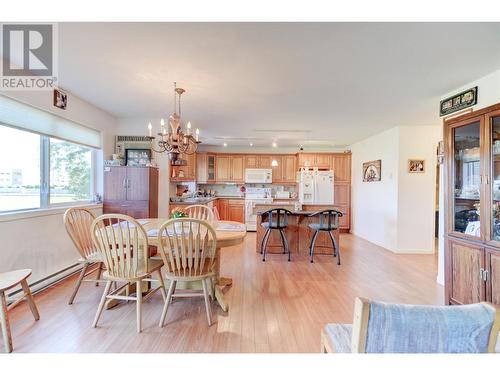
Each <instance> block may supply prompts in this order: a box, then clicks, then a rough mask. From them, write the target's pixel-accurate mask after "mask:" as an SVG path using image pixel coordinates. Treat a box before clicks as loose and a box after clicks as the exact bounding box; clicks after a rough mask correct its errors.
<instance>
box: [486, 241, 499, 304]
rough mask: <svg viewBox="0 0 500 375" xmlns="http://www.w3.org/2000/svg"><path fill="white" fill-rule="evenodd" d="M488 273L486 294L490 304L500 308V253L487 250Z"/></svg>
mask: <svg viewBox="0 0 500 375" xmlns="http://www.w3.org/2000/svg"><path fill="white" fill-rule="evenodd" d="M486 260H487V263H486V264H487V266H486V270H487V271H488V273H487V277H486V292H487V298H486V300H487V301H488V302H491V303H492V304H494V305H497V306H500V252H499V251H498V250H491V249H487V250H486Z"/></svg>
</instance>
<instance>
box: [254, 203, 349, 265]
mask: <svg viewBox="0 0 500 375" xmlns="http://www.w3.org/2000/svg"><path fill="white" fill-rule="evenodd" d="M274 208H284V209H287V210H289V211H290V212H291V213H292V214H291V215H290V217H289V218H288V227H287V228H286V229H284V232H285V236H286V239H287V241H288V246H289V248H290V251H291V253H292V256H293V255H294V254H295V255H297V254H299V255H307V254H309V244H310V243H311V239H312V236H313V234H314V231H313V230H312V229H310V228H309V226H308V225H309V224H312V223H317V222H318V217H310V216H309V215H311V214H313V213H315V212H317V211H321V210H327V209H336V210H339V209H338V207H336V206H332V205H303V206H302V209H301V210H295V207H294V205H291V204H290V205H287V204H279V205H278V204H262V205H259V204H257V205H256V206H255V211H256V213H257V230H256V232H257V241H256V246H255V251H256V252H258V253H260V246H261V243H262V238H263V237H264V233H265V229H264V228H263V227H262V225H261V223H262V222H263V221H265V220H266V218H265V217H264V218H263V216H264V214H265V212H267V211H268V210H270V209H274ZM339 211H340V210H339ZM263 219H264V220H263ZM332 234H333V236H334V237H335V240H336V241H337V243H338V244H339V246H341V244H340V242H339V231H338V230H335V231H333V232H332ZM267 253H268V254H273V253H275V254H282V253H283V245H282V243H281V238H280V234H279V232H278V231H271V234H270V236H269V241H268V244H267ZM315 254H333V249H332V243H331V240H330V237H329V235H328V233H327V232H320V233H319V235H318V238H317V240H316V244H315Z"/></svg>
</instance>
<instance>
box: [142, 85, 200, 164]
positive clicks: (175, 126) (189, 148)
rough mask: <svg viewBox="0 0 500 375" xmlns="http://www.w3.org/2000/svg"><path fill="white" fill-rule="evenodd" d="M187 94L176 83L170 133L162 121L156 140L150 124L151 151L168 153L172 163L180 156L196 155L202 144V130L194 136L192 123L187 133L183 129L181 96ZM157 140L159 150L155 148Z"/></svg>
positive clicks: (197, 130)
mask: <svg viewBox="0 0 500 375" xmlns="http://www.w3.org/2000/svg"><path fill="white" fill-rule="evenodd" d="M185 92H186V90H184V89H182V88H180V87H177V83H176V82H174V113H172V114H171V115H170V117H169V119H168V125H169V129H168V132H167V129H165V120H163V119H161V120H160V132H159V133H158V136H159V138H158V139H156V137H153V126H152V125H151V123H149V124H148V132H149V136H148V138H149V140H150V141H151V149H152V150H153V151H154V152H157V153H162V152H168V155H169V157H170V160H171V161H176V160H177V159H178V158H179V154H187V155H192V154H194V153H195V152H196V149H197V148H198V144H200V143H201V142H200V140H199V137H200V130H199V129H196V131H195V135H194V136H193V135H192V134H191V123H190V122H188V123H187V125H186V131H185V132H184V131H183V129H182V128H183V125H184V123H183V122H182V119H181V95H182V94H184V93H185ZM177 96H179V113H177ZM155 140H156V145H157V147H158V148H155V147H154V143H155V142H154V141H155Z"/></svg>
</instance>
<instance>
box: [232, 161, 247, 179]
mask: <svg viewBox="0 0 500 375" xmlns="http://www.w3.org/2000/svg"><path fill="white" fill-rule="evenodd" d="M244 180H245V158H244V156H240V155H233V156H231V181H232V182H243V181H244Z"/></svg>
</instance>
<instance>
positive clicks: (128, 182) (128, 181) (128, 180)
mask: <svg viewBox="0 0 500 375" xmlns="http://www.w3.org/2000/svg"><path fill="white" fill-rule="evenodd" d="M127 188H129V189H130V179H128V178H127Z"/></svg>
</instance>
